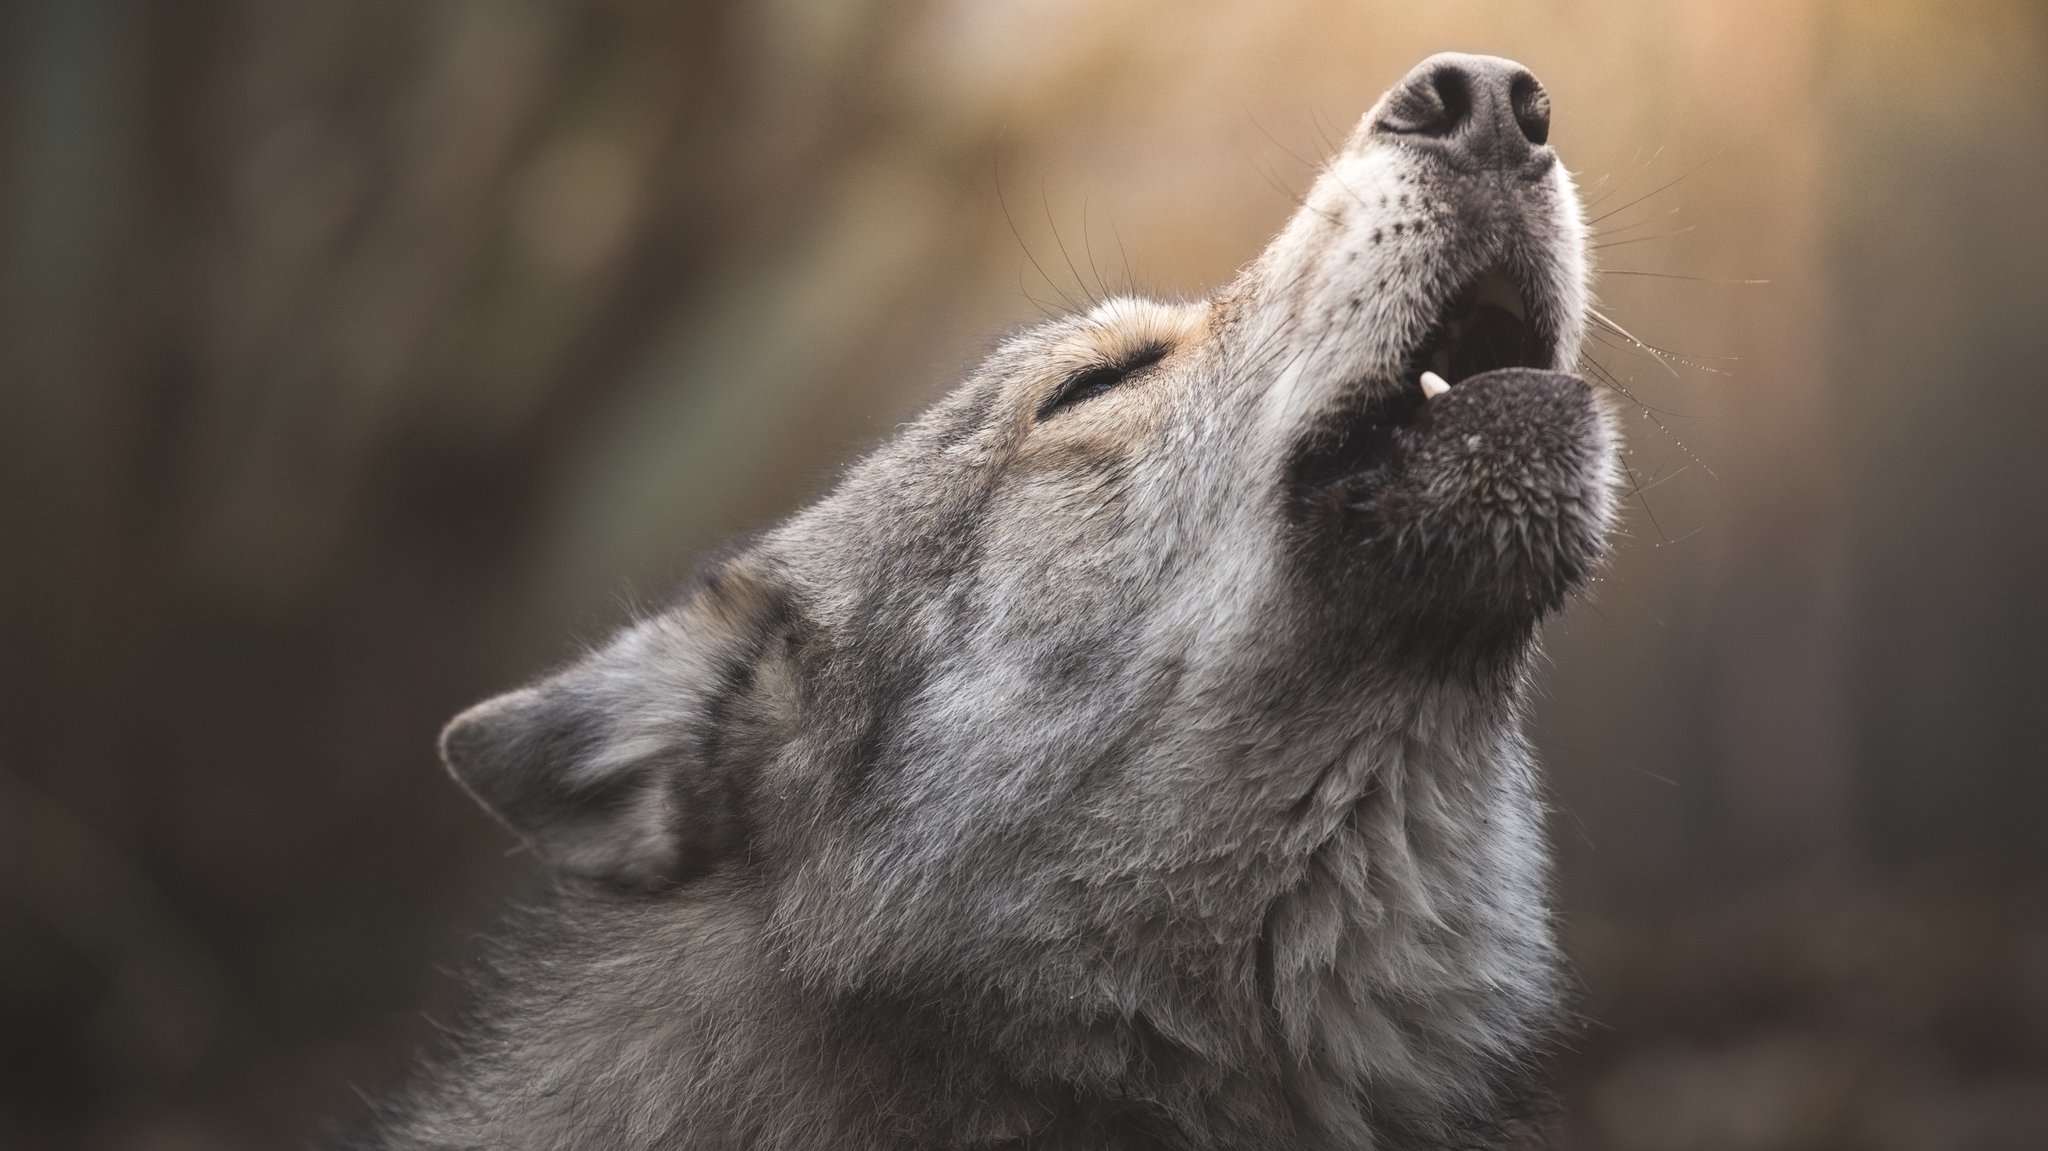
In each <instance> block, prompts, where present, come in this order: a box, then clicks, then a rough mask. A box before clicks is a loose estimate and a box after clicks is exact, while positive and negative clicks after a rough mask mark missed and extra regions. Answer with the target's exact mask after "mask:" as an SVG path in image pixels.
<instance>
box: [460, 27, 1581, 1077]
mask: <svg viewBox="0 0 2048 1151" xmlns="http://www.w3.org/2000/svg"><path fill="white" fill-rule="evenodd" d="M1548 125H1549V109H1548V104H1547V98H1546V97H1545V95H1544V93H1543V90H1542V88H1541V87H1540V86H1538V85H1537V84H1536V82H1535V80H1534V78H1533V77H1531V76H1530V75H1529V74H1528V73H1527V72H1526V71H1524V70H1522V69H1521V68H1520V67H1519V66H1516V65H1513V64H1511V63H1509V62H1507V61H1501V60H1496V59H1492V58H1487V57H1469V56H1439V57H1433V58H1431V59H1430V60H1428V61H1425V62H1424V63H1423V64H1422V65H1421V66H1420V67H1418V68H1417V69H1416V70H1415V71H1414V72H1413V73H1411V74H1410V76H1409V77H1408V78H1407V79H1405V80H1404V81H1403V82H1402V83H1401V84H1399V85H1397V86H1396V87H1395V88H1394V89H1393V90H1391V91H1390V92H1389V93H1388V94H1387V95H1386V96H1385V97H1384V98H1383V99H1382V100H1381V101H1380V103H1379V104H1378V105H1377V106H1376V107H1375V108H1374V109H1373V110H1372V111H1371V112H1369V113H1368V114H1367V115H1366V116H1365V118H1364V120H1363V121H1362V123H1361V124H1360V125H1359V127H1358V129H1357V131H1356V132H1355V133H1354V134H1353V135H1352V136H1351V138H1350V139H1349V140H1348V141H1347V143H1346V144H1345V146H1344V148H1343V149H1342V150H1341V151H1340V152H1339V153H1338V154H1337V155H1336V156H1335V157H1334V158H1333V159H1331V160H1330V161H1329V163H1328V165H1327V166H1326V168H1325V169H1324V171H1323V172H1322V173H1321V175H1320V176H1319V178H1318V179H1317V180H1316V181H1315V183H1314V186H1313V187H1312V188H1311V189H1310V190H1309V192H1308V194H1307V196H1306V198H1305V201H1304V202H1303V205H1302V207H1301V209H1300V210H1299V211H1298V212H1297V213H1296V214H1295V215H1294V216H1293V218H1292V219H1291V220H1290V221H1289V222H1288V223H1287V225H1286V227H1285V228H1284V230H1283V231H1282V232H1281V233H1280V235H1279V236H1278V237H1277V238H1276V239H1275V240H1274V241H1273V242H1272V244H1271V245H1270V246H1269V247H1268V248H1267V249H1266V250H1265V252H1264V253H1263V254H1262V255H1260V256H1259V258H1258V259H1257V260H1256V261H1255V262H1254V263H1252V264H1251V265H1249V266H1248V267H1247V268H1246V269H1245V270H1244V271H1243V272H1242V273H1241V274H1240V275H1239V276H1238V277H1237V279H1236V280H1235V281H1234V282H1233V283H1232V284H1230V285H1229V286H1228V287H1226V288H1225V289H1223V290H1222V291H1220V292H1218V293H1217V294H1215V295H1214V296H1213V297H1211V298H1208V299H1204V300H1199V301H1195V302H1190V303H1162V302H1154V301H1146V300H1137V299H1112V300H1109V301H1106V302H1104V303H1102V304H1100V305H1099V306H1096V307H1095V308H1093V309H1092V310H1091V311H1089V312H1087V313H1086V314H1083V315H1076V316H1072V317H1069V318H1065V319H1060V320H1056V321H1054V322H1051V323H1047V324H1044V325H1042V326H1040V327H1037V328H1035V329H1032V330H1029V331H1025V332H1023V333H1021V334H1019V335H1016V336H1014V337H1012V338H1010V339H1009V340H1007V341H1006V342H1005V343H1003V344H1002V345H1001V346H1000V347H999V348H998V349H997V350H996V351H995V352H994V353H993V354H992V355H990V356H989V358H988V359H987V361H986V362H985V363H983V364H982V365H981V366H980V367H979V368H978V369H977V370H976V371H975V372H974V373H973V374H972V375H971V376H970V377H969V378H968V379H967V380H966V381H965V382H964V383H963V384H961V385H960V386H959V387H958V388H957V389H956V390H955V391H953V392H952V393H951V394H950V395H948V396H946V397H945V398H944V399H942V400H940V401H939V402H938V403H937V404H936V405H934V406H933V407H932V408H931V409H930V410H929V411H927V412H926V413H924V414H923V415H922V416H921V417H920V418H918V419H917V420H916V421H915V422H914V423H912V424H910V425H909V426H907V427H906V428H904V429H903V430H902V431H901V432H900V433H899V434H898V435H896V436H895V437H894V438H893V439H892V440H890V441H889V442H887V443H886V444H884V445H883V446H881V447H880V448H879V449H878V450H877V451H875V452H874V453H873V454H872V455H870V456H869V457H868V458H867V459H865V460H864V461H863V462H861V463H859V464H857V465H856V466H854V467H853V468H852V469H851V470H850V472H849V473H848V474H847V475H846V476H845V477H844V478H843V480H842V482H840V484H839V485H838V486H837V488H836V489H835V490H834V491H833V492H831V493H830V494H829V495H827V496H826V497H825V498H824V499H822V500H821V501H819V502H818V503H816V504H815V505H813V506H811V507H809V508H807V509H805V510H803V511H801V512H799V513H798V514H796V515H795V516H794V517H792V518H791V519H789V520H788V521H787V522H785V523H783V524H781V525H780V526H778V527H776V528H774V529H773V530H771V531H769V532H767V533H765V534H763V535H762V536H760V537H758V538H757V539H755V540H753V541H751V542H749V543H747V544H745V545H743V546H741V547H740V548H738V549H737V550H735V551H734V552H732V553H731V554H729V555H728V556H726V557H725V558H723V559H721V560H719V561H717V562H715V563H713V564H711V565H709V566H708V567H707V569H706V572H705V574H704V575H703V576H702V577H701V578H700V579H699V580H698V581H697V583H696V584H695V585H694V586H692V587H691V588H690V589H689V590H688V591H687V592H686V593H685V594H684V595H683V596H682V597H681V598H680V599H679V601H678V602H676V603H675V604H674V606H672V607H671V608H669V609H668V610H667V611H665V612H663V613H661V614H659V615H656V616H654V617H652V618H650V619H647V620H645V621H643V622H641V623H639V624H637V625H635V626H633V627H631V628H629V629H628V630H626V631H625V632H624V633H623V634H622V635H621V636H619V637H618V638H617V639H616V640H615V641H614V642H612V643H611V644H610V645H609V646H608V647H606V648H604V649H603V650H600V651H597V652H595V653H594V654H592V655H590V656H588V657H587V658H585V659H583V660H581V661H580V662H578V663H576V664H574V665H573V666H570V667H568V668H567V669H565V670H562V671H560V672H558V673H557V674H555V675H553V676H551V677H549V678H547V679H544V680H542V681H540V682H539V683H537V684H534V685H533V686H530V687H527V688H523V689H521V690H519V691H515V692H513V693H511V694H509V695H506V696H502V697H500V698H498V699H494V700H491V701H489V702H486V703H484V704H481V705H479V706H478V707H476V708H474V709H472V710H470V711H468V712H466V713H464V714H463V715H462V716H461V717H459V718H458V719H456V720H455V722H454V723H453V724H452V725H451V726H450V727H449V728H448V730H447V732H446V734H445V736H444V738H443V743H442V749H443V754H444V756H445V758H446V760H447V762H448V764H449V766H450V767H451V769H452V770H453V772H454V774H455V775H456V777H457V778H458V779H459V780H460V781H461V782H462V783H463V784H464V786H465V787H467V788H468V789H469V790H470V791H471V792H472V793H473V794H474V795H475V796H476V797H477V798H478V799H479V800H481V801H482V802H483V804H484V805H485V806H486V807H488V808H489V809H490V810H492V811H493V812H495V813H496V814H497V815H498V816H499V817H500V818H502V819H503V820H504V821H505V822H506V823H507V824H509V825H510V826H511V827H512V828H513V829H514V830H515V831H517V832H518V833H519V834H520V835H522V836H523V837H525V838H526V839H527V840H528V841H529V842H530V843H531V845H532V846H533V848H534V849H535V851H536V852H537V853H538V854H539V855H540V856H541V858H543V859H545V860H547V861H548V862H550V863H551V864H553V865H554V866H555V867H556V868H558V869H559V870H560V871H561V872H562V873H564V874H565V875H568V876H572V877H575V878H576V879H577V880H578V881H580V882H583V883H587V884H591V885H595V887H596V888H597V889H601V890H604V891H608V892H610V893H611V894H609V895H607V896H606V897H607V898H628V899H635V900H640V901H643V902H644V904H645V910H644V914H646V915H648V916H651V917H658V916H661V915H663V914H664V908H665V907H667V906H670V905H672V904H676V903H678V902H679V901H680V902H687V901H688V900H690V899H692V898H694V896H693V895H692V889H693V887H694V886H696V884H695V882H694V881H697V880H699V879H700V878H702V877H705V876H707V875H710V874H712V873H717V872H722V873H726V874H728V875H731V876H734V877H737V878H736V879H735V882H736V883H737V884H738V886H737V887H736V888H735V887H731V886H724V885H721V887H720V890H722V891H731V890H741V891H744V892H746V893H747V895H746V898H748V899H749V900H751V901H753V903H754V905H755V906H757V907H758V908H759V914H760V916H761V919H762V923H763V934H762V938H763V939H764V940H765V941H766V942H765V944H764V946H765V947H766V948H767V950H768V952H769V953H770V956H771V960H772V962H773V964H774V965H775V968H776V970H777V971H779V972H780V973H781V975H782V977H784V978H786V979H787V980H789V981H790V983H791V985H792V986H795V987H798V988H801V989H804V990H805V992H806V993H810V994H816V995H819V996H823V997H827V998H828V999H829V998H831V997H842V998H843V997H859V998H861V999H862V1000H863V1001H864V1002H876V1001H887V1002H900V1003H902V1004H905V1005H911V1004H922V1005H926V1007H927V1008H929V1006H930V1005H932V1004H940V1005H943V1009H942V1010H939V1012H938V1017H942V1018H943V1019H945V1020H950V1021H952V1023H951V1024H948V1025H949V1026H952V1025H958V1026H959V1027H961V1028H964V1029H965V1030H966V1031H968V1032H971V1033H973V1034H975V1035H982V1036H987V1035H994V1034H1002V1035H1004V1036H1006V1037H1008V1038H1007V1040H1006V1042H1007V1041H1009V1040H1015V1041H1017V1044H1018V1049H1019V1050H1020V1051H1027V1052H1029V1053H1028V1054H1020V1055H1018V1056H1017V1057H1016V1058H1017V1059H1018V1060H1020V1061H1023V1062H1027V1063H1031V1064H1032V1065H1033V1066H1034V1067H1036V1068H1037V1069H1038V1070H1040V1071H1048V1073H1057V1074H1060V1075H1067V1076H1075V1075H1083V1076H1084V1077H1085V1074H1097V1073H1099V1074H1100V1075H1103V1076H1111V1077H1113V1076H1115V1075H1119V1074H1124V1072H1123V1071H1119V1070H1118V1068H1119V1067H1121V1066H1123V1063H1125V1062H1128V1060H1129V1059H1130V1058H1131V1052H1132V1050H1134V1046H1133V1045H1134V1044H1143V1043H1146V1042H1154V1041H1156V1042H1161V1043H1166V1044H1168V1045H1170V1046H1173V1047H1174V1048H1175V1049H1176V1050H1181V1051H1184V1052H1196V1053H1200V1052H1208V1053H1212V1054H1216V1056H1217V1057H1218V1058H1224V1057H1225V1056H1226V1055H1227V1053H1228V1051H1230V1050H1234V1049H1236V1048H1241V1047H1242V1046H1243V1045H1244V1044H1245V1043H1247V1042H1250V1040H1248V1039H1247V1038H1246V1037H1247V1036H1253V1035H1258V1036H1270V1035H1274V1034H1277V1035H1279V1036H1280V1037H1281V1039H1280V1040H1276V1042H1284V1043H1285V1044H1287V1045H1291V1046H1293V1047H1296V1048H1299V1049H1303V1050H1315V1051H1318V1052H1320V1054H1319V1055H1318V1058H1326V1059H1328V1060H1334V1061H1335V1062H1336V1063H1338V1064H1342V1066H1341V1067H1339V1068H1337V1069H1336V1070H1334V1071H1332V1072H1331V1074H1333V1075H1335V1076H1337V1077H1339V1078H1348V1079H1351V1080H1371V1081H1374V1082H1385V1083H1389V1084H1393V1083H1397V1082H1404V1081H1408V1080H1412V1081H1413V1082H1412V1083H1411V1084H1410V1087H1409V1088H1408V1089H1409V1090H1411V1093H1427V1092H1429V1091H1437V1092H1439V1093H1441V1092H1450V1093H1452V1094H1456V1093H1457V1092H1458V1091H1463V1090H1467V1088H1465V1087H1463V1086H1460V1085H1457V1084H1447V1082H1446V1080H1447V1079H1448V1078H1454V1076H1450V1074H1449V1073H1448V1072H1445V1071H1443V1070H1442V1069H1441V1067H1440V1066H1438V1065H1439V1064H1441V1065H1444V1066H1448V1065H1450V1064H1454V1063H1456V1062H1457V1060H1459V1059H1463V1060H1465V1061H1467V1062H1470V1061H1473V1060H1483V1059H1485V1058H1489V1057H1493V1056H1496V1055H1499V1054H1500V1052H1501V1051H1504V1050H1506V1049H1507V1048H1508V1047H1510V1046H1512V1045H1513V1043H1514V1042H1517V1041H1519V1040H1520V1039H1521V1038H1522V1037H1524V1036H1525V1034H1526V1032H1527V1030H1528V1029H1529V1027H1530V1026H1533V1024H1531V1023H1530V1022H1529V1020H1528V1018H1525V1017H1526V1016H1531V1015H1534V1014H1540V1011H1539V1010H1538V1008H1540V1006H1541V1004H1537V1005H1536V1006H1531V1003H1532V1002H1534V1001H1536V1000H1542V1001H1543V1002H1546V1003H1547V1002H1548V998H1547V997H1549V996H1550V995H1551V991H1550V989H1549V983H1548V970H1549V954H1550V944H1549V937H1548V933H1547V928H1546V927H1545V925H1544V924H1545V919H1544V913H1543V911H1542V908H1541V895H1542V892H1541V886H1542V872H1543V865H1542V850H1541V846H1540V837H1539V834H1538V829H1537V826H1536V825H1537V823H1538V822H1539V820H1538V817H1537V815H1536V806H1537V805H1536V801H1535V799H1534V798H1533V787H1532V785H1531V783H1530V781H1529V778H1528V770H1527V759H1526V756H1525V755H1524V753H1523V752H1522V749H1521V745H1520V743H1519V737H1518V736H1517V734H1516V718H1517V709H1518V706H1519V705H1518V700H1519V695H1520V686H1521V681H1522V676H1523V671H1524V668H1525V665H1526V664H1527V662H1528V659H1529V652H1530V649H1531V646H1532V643H1533V637H1534V635H1535V629H1536V627H1537V625H1538V623H1539V622H1540V621H1541V620H1542V618H1543V617H1544V616H1545V615H1546V614H1547V613H1550V612H1552V611H1554V610H1555V609H1557V608H1558V607H1559V606H1560V605H1561V604H1562V603H1563V601H1564V600H1565V598H1566V597H1567V596H1568V595H1569V593H1571V592H1572V591H1573V590H1574V589H1575V588H1577V587H1578V586H1579V585H1580V584H1581V583H1582V581H1583V580H1584V579H1585V578H1586V576H1587V573H1588V571H1589V569H1590V567H1591V566H1592V565H1593V564H1594V563H1595V562H1596V560H1597V558H1598V557H1599V555H1600V553H1601V549H1602V538H1603V533H1604V531H1605V529H1606V527H1607V525H1608V522H1609V519H1610V516H1611V500H1612V497H1611V489H1612V486H1613V485H1612V475H1611V472H1612V469H1613V466H1614V465H1613V459H1614V452H1615V447H1614V443H1615V440H1614V433H1613V431H1612V429H1611V425H1610V421H1609V418H1608V416H1607V415H1606V413H1605V411H1604V409H1603V407H1602V405H1601V404H1600V403H1599V402H1597V398H1596V396H1595V395H1594V393H1593V392H1592V390H1591V389H1590V388H1589V387H1588V385H1587V384H1586V383H1585V382H1584V381H1583V380H1581V379H1579V378H1578V377H1576V376H1572V375H1568V374H1565V373H1564V372H1562V371H1560V370H1558V369H1560V368H1564V367H1567V366H1569V365H1572V364H1573V363H1574V362H1575V361H1576V358H1577V354H1578V345H1579V341H1580V338H1581V334H1582V325H1583V317H1584V314H1585V311H1586V308H1587V292H1586V284H1585V281H1586V265H1585V232H1584V225H1583V223H1582V220H1581V216H1580V210H1579V207H1578V203H1577V199H1576V196H1575V193H1574V190H1573V187H1572V183H1571V180H1570V177H1569V175H1568V174H1567V173H1566V172H1565V170H1564V168H1563V167H1562V165H1561V164H1559V163H1558V161H1557V158H1556V155H1555V153H1554V152H1553V151H1552V150H1551V149H1550V147H1549V146H1548V145H1547V142H1546V140H1547V133H1548ZM1424 373H1430V376H1429V377H1428V384H1427V386H1425V376H1424ZM1442 383H1448V384H1449V385H1450V387H1449V390H1448V391H1442V390H1441V386H1440V385H1441V384H1442ZM1431 997H1434V998H1433V999H1432V998H1431ZM1518 997H1519V998H1518ZM1424 1000H1428V1001H1429V1002H1431V1003H1432V1004H1433V1006H1432V1007H1431V1008H1430V1009H1429V1010H1431V1011H1433V1012H1436V1013H1437V1014H1438V1015H1440V1016H1442V1017H1443V1019H1444V1020H1445V1021H1446V1027H1447V1028H1448V1029H1447V1030H1445V1031H1444V1032H1443V1033H1442V1034H1441V1035H1421V1034H1416V1033H1411V1032H1412V1031H1413V1030H1414V1029H1412V1028H1409V1027H1408V1025H1407V1023H1404V1019H1406V1018H1407V1017H1406V1016H1403V1015H1402V1014H1401V1012H1402V1011H1403V1010H1404V1008H1402V1007H1401V1004H1404V1003H1412V1002H1420V1001H1424ZM921 1009H922V1008H921ZM905 1010H911V1008H910V1007H908V1006H906V1008H905ZM1262 1020H1264V1021H1265V1022H1261V1021H1262ZM963 1021H964V1022H963ZM1450 1024H1456V1026H1455V1027H1451V1026H1450ZM1428 1025H1429V1026H1433V1025H1434V1024H1428ZM1460 1028H1462V1030H1460ZM1133 1029H1135V1031H1134V1030H1133ZM1138 1033H1142V1034H1139V1037H1138V1038H1132V1035H1133V1034H1138ZM1144 1036H1150V1037H1151V1038H1150V1039H1146V1038H1144ZM1260 1042H1264V1040H1260ZM1120 1061H1121V1062H1120ZM1432 1061H1434V1062H1432ZM1432 1068H1434V1070H1433V1069H1432ZM1049 1069H1051V1070H1049ZM1404 1077H1405V1079H1404ZM1388 1090H1394V1088H1391V1087H1390V1088H1388ZM1470 1090H1472V1091H1477V1090H1478V1088H1476V1087H1474V1088H1471V1089H1470ZM1418 1097H1419V1096H1418Z"/></svg>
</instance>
